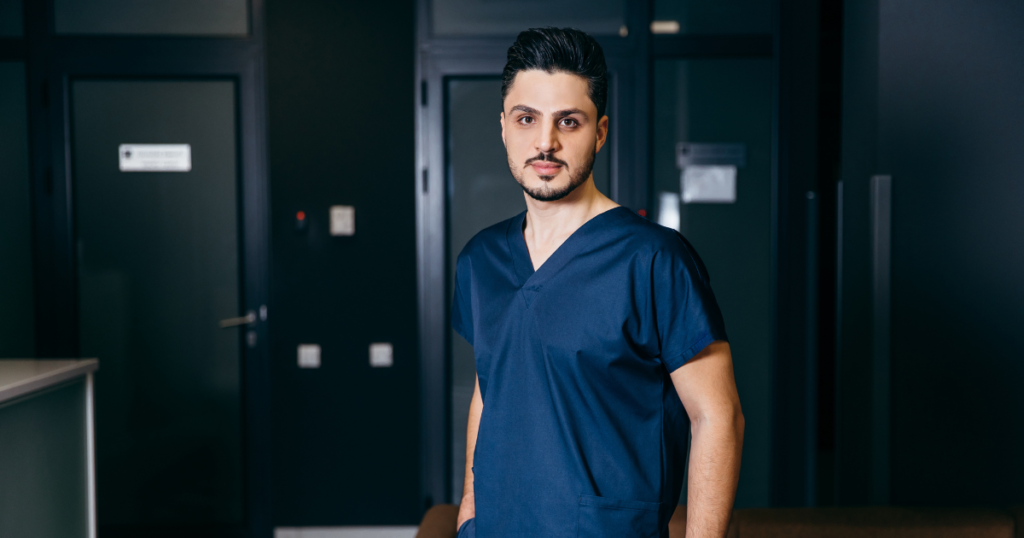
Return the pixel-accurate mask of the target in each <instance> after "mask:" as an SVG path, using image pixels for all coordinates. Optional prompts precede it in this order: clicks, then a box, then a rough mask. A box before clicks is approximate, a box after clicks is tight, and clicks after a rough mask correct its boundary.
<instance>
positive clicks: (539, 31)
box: [501, 27, 608, 119]
mask: <svg viewBox="0 0 1024 538" xmlns="http://www.w3.org/2000/svg"><path fill="white" fill-rule="evenodd" d="M529 69H540V70H542V71H546V72H548V73H569V74H572V75H577V76H580V77H583V79H584V80H586V81H587V87H588V96H589V97H590V100H591V101H593V102H594V105H595V106H597V118H596V119H600V118H601V117H602V116H604V109H605V105H606V104H607V103H608V66H607V65H605V63H604V51H603V50H601V45H599V44H598V43H597V41H596V40H595V39H594V38H592V37H590V36H589V35H587V34H586V33H584V32H582V31H580V30H576V29H575V28H552V27H548V28H530V29H529V30H526V31H525V32H521V33H520V34H519V36H518V37H516V42H515V43H513V44H512V46H511V47H509V48H508V60H507V62H506V63H505V70H504V72H502V81H501V102H502V103H504V102H505V97H506V96H507V95H508V92H509V91H510V90H511V89H512V83H513V82H514V81H515V79H516V75H517V74H518V73H519V72H520V71H525V70H529Z"/></svg>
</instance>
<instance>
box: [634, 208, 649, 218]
mask: <svg viewBox="0 0 1024 538" xmlns="http://www.w3.org/2000/svg"><path fill="white" fill-rule="evenodd" d="M636 213H637V214H638V215H640V216H641V217H646V216H647V210H646V209H641V210H640V211H637V212H636Z"/></svg>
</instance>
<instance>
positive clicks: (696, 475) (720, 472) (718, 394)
mask: <svg viewBox="0 0 1024 538" xmlns="http://www.w3.org/2000/svg"><path fill="white" fill-rule="evenodd" d="M671 377H672V384H673V385H675V388H676V392H677V393H679V398H680V399H681V400H682V402H683V406H684V407H685V408H686V413H687V414H688V415H689V416H690V429H691V431H692V432H693V440H692V442H691V445H690V470H689V482H688V483H687V499H686V504H687V507H686V509H687V512H686V537H687V538H712V537H714V538H721V537H724V536H725V533H726V530H727V529H728V526H729V516H730V514H731V513H732V505H733V501H734V500H735V499H736V484H737V483H738V482H739V476H740V456H741V454H742V452H743V411H742V410H741V409H740V398H739V394H738V393H737V392H736V380H735V378H734V376H733V369H732V353H731V352H730V350H729V344H728V343H727V342H724V341H715V342H712V343H711V344H709V345H708V346H707V347H706V348H704V350H703V351H701V352H700V353H698V354H697V356H695V357H693V358H692V359H690V360H689V361H688V362H687V363H686V364H684V365H683V366H682V367H680V368H678V369H676V370H675V371H674V372H672V375H671Z"/></svg>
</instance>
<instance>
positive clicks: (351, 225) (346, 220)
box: [331, 205, 356, 235]
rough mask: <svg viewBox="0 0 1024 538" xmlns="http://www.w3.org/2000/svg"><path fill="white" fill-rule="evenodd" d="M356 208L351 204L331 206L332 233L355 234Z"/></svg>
mask: <svg viewBox="0 0 1024 538" xmlns="http://www.w3.org/2000/svg"><path fill="white" fill-rule="evenodd" d="M355 233H356V208H355V207H353V206H350V205H332V206H331V235H355Z"/></svg>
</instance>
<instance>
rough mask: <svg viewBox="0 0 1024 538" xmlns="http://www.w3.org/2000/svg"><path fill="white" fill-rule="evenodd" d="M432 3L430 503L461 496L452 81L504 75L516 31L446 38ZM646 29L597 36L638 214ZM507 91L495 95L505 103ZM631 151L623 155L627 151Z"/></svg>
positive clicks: (425, 437)
mask: <svg viewBox="0 0 1024 538" xmlns="http://www.w3.org/2000/svg"><path fill="white" fill-rule="evenodd" d="M648 10H649V6H648V5H647V3H646V2H627V3H626V14H625V15H626V17H625V20H626V24H627V26H628V27H629V28H643V29H646V27H647V24H648V23H647V21H648V19H649V14H648ZM430 28H431V25H430V6H429V0H418V2H417V34H418V39H417V49H416V59H417V61H416V80H417V88H416V170H417V174H416V178H415V180H414V181H415V189H416V254H417V284H418V296H417V298H418V301H419V337H420V383H421V391H420V394H421V396H420V398H421V421H422V425H423V426H422V428H421V431H422V447H423V448H422V459H421V469H422V471H421V472H422V479H421V484H422V486H421V487H422V495H423V499H424V505H425V506H426V507H429V506H431V505H433V504H437V503H450V502H458V499H451V498H450V497H451V491H452V484H451V475H452V468H451V449H452V447H451V442H450V440H451V431H452V424H451V420H450V414H451V398H450V392H451V390H450V389H451V381H450V377H451V376H450V373H451V365H450V354H451V335H450V331H449V330H448V328H449V321H448V317H449V308H450V305H449V304H448V297H449V295H450V289H449V287H450V286H449V283H448V277H447V275H448V242H447V225H448V195H449V193H450V185H449V184H448V182H449V178H448V165H447V163H446V160H445V157H446V155H445V136H446V133H447V130H446V125H445V81H446V80H447V79H449V78H452V77H479V76H494V75H499V76H500V75H501V72H502V69H503V68H504V66H505V60H506V58H505V55H506V53H507V51H508V47H509V46H510V45H511V44H512V42H513V41H514V40H515V36H499V37H472V38H437V37H434V36H432V35H431V29H430ZM648 36H649V34H648V33H647V32H645V31H638V32H631V33H630V35H629V36H627V37H625V38H621V37H617V36H595V38H596V39H597V40H598V41H599V42H600V43H601V46H602V48H603V49H604V53H605V59H606V61H607V63H608V69H609V72H610V75H611V76H610V79H609V85H610V88H609V95H610V97H611V99H610V100H609V103H608V110H607V112H608V116H609V118H610V119H611V122H610V133H609V135H610V142H611V146H610V148H609V149H610V150H611V152H612V153H611V156H610V167H609V168H610V182H609V184H610V190H611V193H610V194H611V198H613V199H614V200H616V201H618V202H619V203H620V204H622V205H625V206H627V207H630V208H632V209H634V210H641V209H645V208H647V204H648V199H649V198H648V191H649V179H648V170H647V159H645V158H643V156H644V155H646V153H647V146H648V144H647V139H648V138H647V137H648V125H647V108H646V107H647V101H648V100H647V98H646V96H647V92H648V91H649V90H648V75H649V68H650V64H649V62H646V61H642V62H637V61H635V58H637V57H640V58H647V57H648V56H649V47H650V39H649V37H648ZM497 101H498V96H495V102H497ZM620 150H621V151H620Z"/></svg>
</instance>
